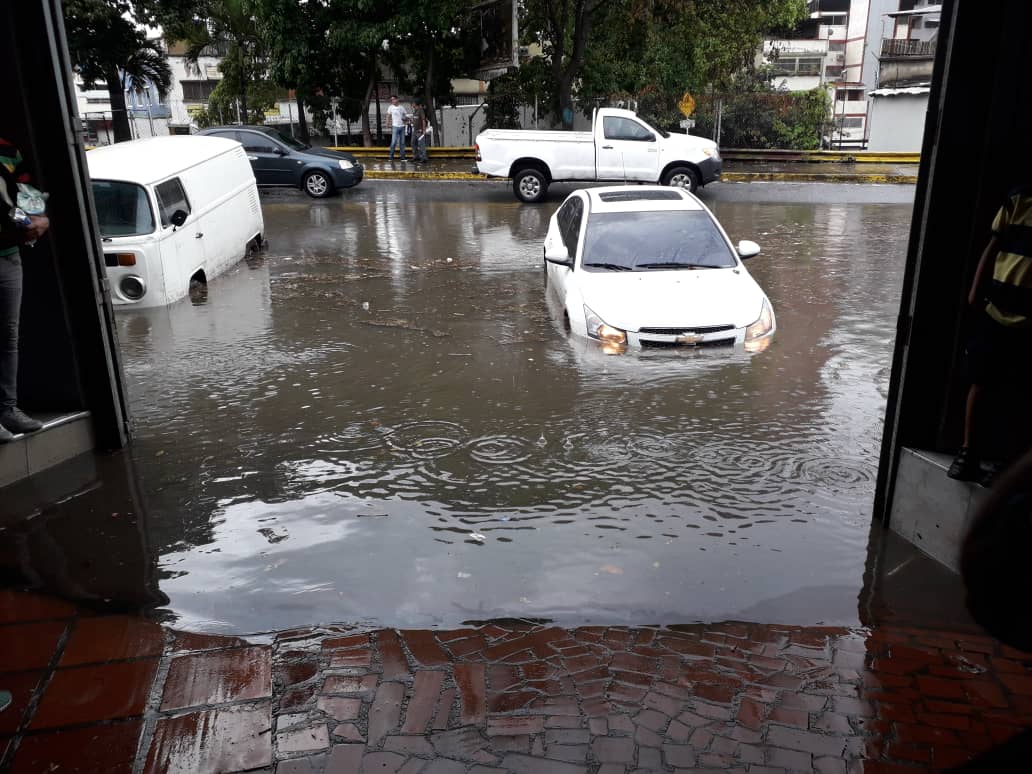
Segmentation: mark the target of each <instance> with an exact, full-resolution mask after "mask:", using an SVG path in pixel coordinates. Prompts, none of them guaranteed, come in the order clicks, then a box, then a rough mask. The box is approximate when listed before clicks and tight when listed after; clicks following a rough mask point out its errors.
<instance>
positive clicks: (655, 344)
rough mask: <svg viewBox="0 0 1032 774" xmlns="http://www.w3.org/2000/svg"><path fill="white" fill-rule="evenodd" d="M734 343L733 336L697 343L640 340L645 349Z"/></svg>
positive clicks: (723, 345) (727, 345)
mask: <svg viewBox="0 0 1032 774" xmlns="http://www.w3.org/2000/svg"><path fill="white" fill-rule="evenodd" d="M734 345H735V340H734V338H730V339H710V340H709V341H700V342H698V343H697V344H680V343H678V342H676V341H650V340H649V339H642V340H641V346H642V347H643V348H646V349H674V348H677V347H694V348H695V349H701V348H702V347H733V346H734Z"/></svg>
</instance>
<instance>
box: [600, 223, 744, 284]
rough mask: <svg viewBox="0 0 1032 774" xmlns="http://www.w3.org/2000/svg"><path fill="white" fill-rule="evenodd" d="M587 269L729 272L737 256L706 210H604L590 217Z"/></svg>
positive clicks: (734, 264)
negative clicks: (721, 270)
mask: <svg viewBox="0 0 1032 774" xmlns="http://www.w3.org/2000/svg"><path fill="white" fill-rule="evenodd" d="M583 256H584V257H583V258H582V260H581V266H582V267H583V268H585V269H586V270H588V271H621V270H622V271H628V270H631V271H655V270H657V269H728V268H732V267H734V266H736V265H737V264H736V261H735V258H734V254H733V253H732V252H731V249H730V248H729V247H728V245H727V242H726V241H725V239H724V237H723V235H722V234H721V233H720V231H719V230H718V229H717V226H716V224H715V223H714V222H713V220H712V219H711V218H710V216H709V215H707V214H706V213H705V212H701V211H694V212H686V211H684V210H666V211H660V212H604V213H595V214H594V215H592V216H591V217H590V218H588V228H587V232H586V233H585V236H584V253H583Z"/></svg>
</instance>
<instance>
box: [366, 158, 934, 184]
mask: <svg viewBox="0 0 1032 774" xmlns="http://www.w3.org/2000/svg"><path fill="white" fill-rule="evenodd" d="M360 161H361V163H362V166H364V167H365V168H366V170H368V171H371V172H375V173H379V174H397V175H398V176H399V177H404V176H405V175H409V174H415V173H437V174H454V173H463V172H471V171H472V169H473V167H474V166H475V164H476V160H475V159H473V158H466V159H462V158H459V159H455V158H432V159H430V161H429V162H428V163H426V164H415V163H413V162H412V161H411V160H409V161H406V162H401V161H400V160H395V161H393V162H392V161H388V160H387V159H378V158H370V157H362V158H361V159H360ZM917 170H918V165H917V164H900V163H868V162H861V163H848V162H836V161H821V162H791V161H735V160H725V161H724V171H725V172H726V173H740V172H742V173H775V174H779V175H789V176H791V175H804V174H805V175H813V174H821V175H863V176H869V175H885V176H890V177H899V176H903V177H912V176H915V175H917ZM492 179H493V178H492ZM499 182H505V181H499Z"/></svg>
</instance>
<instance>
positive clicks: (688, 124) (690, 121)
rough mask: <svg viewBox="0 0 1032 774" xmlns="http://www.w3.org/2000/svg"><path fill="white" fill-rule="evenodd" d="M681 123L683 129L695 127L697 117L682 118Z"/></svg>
mask: <svg viewBox="0 0 1032 774" xmlns="http://www.w3.org/2000/svg"><path fill="white" fill-rule="evenodd" d="M680 123H681V128H682V129H694V128H695V119H694V118H682V119H681V122H680Z"/></svg>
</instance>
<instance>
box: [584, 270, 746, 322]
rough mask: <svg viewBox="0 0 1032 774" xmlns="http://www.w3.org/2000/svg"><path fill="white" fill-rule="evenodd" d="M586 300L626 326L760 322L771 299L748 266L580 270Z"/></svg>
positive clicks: (595, 309)
mask: <svg viewBox="0 0 1032 774" xmlns="http://www.w3.org/2000/svg"><path fill="white" fill-rule="evenodd" d="M577 279H578V285H579V287H580V290H581V297H582V298H583V300H584V303H585V304H586V305H587V306H588V307H590V308H591V310H592V311H593V312H595V314H597V315H598V316H599V317H601V318H602V319H603V320H604V321H605V322H607V323H609V324H610V325H614V326H616V327H617V328H622V329H623V330H629V331H637V330H640V329H641V328H677V327H696V326H698V327H702V326H711V325H734V326H735V327H736V328H741V327H743V326H746V325H750V324H752V323H754V322H756V319H757V318H758V317H759V316H760V308H761V306H762V305H763V299H764V298H765V296H764V293H763V291H762V290H761V289H760V286H759V285H757V284H756V281H755V280H754V279H753V278H752V277H751V276H749V273H748V272H747V271H746V270H745V269H742V268H738V269H680V270H676V271H662V270H654V271H639V272H579V276H578V278H577Z"/></svg>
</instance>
